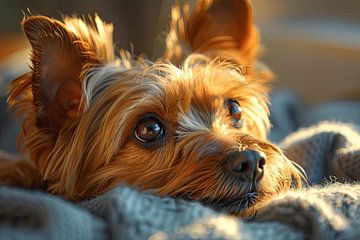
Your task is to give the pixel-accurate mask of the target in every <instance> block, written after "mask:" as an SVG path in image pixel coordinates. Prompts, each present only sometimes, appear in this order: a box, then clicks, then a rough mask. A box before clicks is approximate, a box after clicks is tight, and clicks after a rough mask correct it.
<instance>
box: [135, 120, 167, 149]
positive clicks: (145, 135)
mask: <svg viewBox="0 0 360 240" xmlns="http://www.w3.org/2000/svg"><path fill="white" fill-rule="evenodd" d="M163 136H164V127H163V125H162V124H161V122H160V121H159V120H158V119H157V118H156V117H147V118H144V119H142V120H141V121H140V122H139V123H138V124H137V126H136V129H135V137H136V139H137V140H139V141H140V142H143V143H151V142H155V141H157V140H159V139H161V138H162V137H163Z"/></svg>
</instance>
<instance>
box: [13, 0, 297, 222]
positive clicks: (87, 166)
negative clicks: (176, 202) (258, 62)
mask: <svg viewBox="0 0 360 240" xmlns="http://www.w3.org/2000/svg"><path fill="white" fill-rule="evenodd" d="M225 3H226V4H225V6H228V7H223V5H221V7H219V4H218V3H217V1H215V2H214V3H211V2H209V1H200V2H199V3H198V5H197V6H196V7H195V9H194V12H193V14H192V15H190V16H187V15H186V14H185V15H184V16H181V12H180V11H179V9H178V8H177V9H176V8H175V9H174V12H173V23H172V28H171V30H170V34H169V36H168V42H167V43H168V48H167V50H166V54H165V57H164V58H165V59H166V60H167V61H162V62H157V63H155V64H150V63H147V62H143V63H141V62H140V61H134V60H131V58H130V57H129V56H128V55H127V54H126V53H124V52H121V54H120V55H121V56H122V57H121V59H118V60H116V61H114V59H115V57H114V56H113V55H112V42H111V31H112V27H111V26H110V25H106V24H105V23H102V22H101V21H100V20H99V19H98V18H96V20H95V22H96V23H97V26H96V29H97V30H96V29H95V28H93V27H91V26H87V25H85V24H84V23H83V22H82V21H81V20H77V19H72V20H66V21H65V24H63V23H61V22H58V21H55V20H51V19H48V18H45V17H30V18H28V19H27V20H25V22H24V29H25V32H26V34H27V36H28V38H29V39H30V42H31V44H32V46H33V56H32V62H33V72H32V74H30V75H26V76H24V77H22V78H19V79H18V80H15V81H14V83H13V86H12V90H11V95H10V98H9V99H10V104H14V106H17V107H18V108H19V109H20V110H23V111H25V112H26V117H25V121H24V126H23V132H22V136H21V139H22V141H23V151H24V152H25V153H27V154H29V155H30V158H31V159H32V160H33V161H34V162H35V163H36V164H37V166H38V168H39V171H40V173H41V175H42V177H43V179H44V181H47V183H48V190H49V191H52V192H54V193H58V194H62V195H64V196H65V197H67V198H69V199H73V200H80V199H84V198H87V197H92V196H96V195H98V194H101V193H104V192H105V191H108V190H109V189H110V188H112V187H114V186H115V185H117V184H119V183H123V182H125V183H128V184H130V185H134V186H136V187H138V188H140V189H151V190H154V191H156V192H157V193H160V194H162V195H171V196H176V197H184V198H189V199H193V200H199V201H202V202H204V203H206V204H210V205H212V206H214V207H216V208H225V209H227V210H229V211H230V212H233V213H238V214H242V215H244V216H245V215H251V214H252V213H253V212H254V211H255V210H256V209H257V208H258V207H259V206H260V205H261V204H262V203H263V202H264V200H265V199H267V198H268V197H269V196H271V195H273V194H275V193H278V192H280V191H282V190H285V189H288V188H290V186H291V184H292V182H293V181H295V182H296V183H298V184H299V182H300V178H299V176H300V174H299V173H298V171H297V170H296V168H295V167H294V166H293V165H292V163H291V162H290V161H289V160H288V159H286V157H285V156H284V155H283V154H282V153H281V151H280V150H279V149H278V148H277V147H276V146H274V145H273V144H271V143H269V142H268V141H267V139H266V133H267V131H268V128H269V120H268V108H267V101H268V100H267V88H266V87H265V86H264V81H265V79H264V75H263V74H262V73H261V72H259V71H256V70H255V69H253V68H250V69H247V68H244V65H250V64H253V62H254V56H255V55H254V52H255V50H254V49H255V48H256V47H257V40H254V39H257V37H256V32H255V31H254V29H253V26H252V23H251V22H250V23H249V21H250V20H251V14H250V15H249V11H250V9H249V4H248V2H247V1H225ZM226 11H228V12H226ZM233 11H234V12H235V13H236V14H238V13H240V16H241V17H239V18H240V19H238V18H237V17H233V18H231V19H235V20H236V21H238V22H239V23H241V24H240V25H241V26H243V29H239V32H240V34H238V33H237V34H232V32H233V31H234V26H233V25H232V24H235V25H236V24H238V23H237V22H236V23H232V22H228V24H229V25H230V27H229V29H226V28H225V29H224V28H221V31H219V30H217V32H216V30H214V29H216V28H218V27H216V26H217V25H219V24H220V23H218V22H213V19H216V18H215V17H214V16H213V15H215V16H224V14H225V15H228V14H234V12H233ZM174 15H175V16H174ZM236 16H237V15H236ZM249 18H250V20H249ZM219 19H221V20H220V21H230V20H224V19H223V18H221V17H220V18H219ZM207 21H210V22H207ZM244 21H245V23H244ZM181 24H183V26H181ZM203 25H207V26H211V27H210V28H209V29H210V30H209V31H205V32H202V31H203V30H202V27H203ZM181 29H183V32H182V33H181V32H180V30H181ZM184 29H185V30H184ZM194 29H200V30H201V31H200V30H199V31H195V30H194ZM199 32H200V33H199ZM254 34H255V35H254ZM174 36H176V37H174ZM201 43H204V44H201ZM169 61H171V62H173V63H175V62H180V66H175V65H173V64H171V63H169Z"/></svg>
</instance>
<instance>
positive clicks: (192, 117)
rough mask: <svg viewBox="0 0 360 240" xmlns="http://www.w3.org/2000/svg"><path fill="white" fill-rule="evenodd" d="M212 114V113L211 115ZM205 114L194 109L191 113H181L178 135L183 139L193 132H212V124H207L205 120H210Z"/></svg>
mask: <svg viewBox="0 0 360 240" xmlns="http://www.w3.org/2000/svg"><path fill="white" fill-rule="evenodd" d="M209 114H210V113H209ZM210 118H211V116H206V115H205V113H202V112H199V111H196V109H195V108H194V107H190V110H189V112H187V113H185V114H184V113H179V125H180V127H179V129H178V130H177V131H176V133H177V134H178V135H179V136H180V137H181V136H183V135H187V134H189V133H193V132H210V131H211V123H210V124H209V123H207V122H206V121H205V119H210Z"/></svg>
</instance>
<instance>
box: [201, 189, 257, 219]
mask: <svg viewBox="0 0 360 240" xmlns="http://www.w3.org/2000/svg"><path fill="white" fill-rule="evenodd" d="M201 202H202V203H203V204H204V205H206V206H209V207H211V208H213V209H215V210H217V211H221V212H226V213H230V214H233V215H238V216H242V217H249V218H251V217H253V215H254V214H255V213H256V211H255V209H256V205H258V203H259V202H261V201H260V199H259V194H258V193H257V192H256V191H250V192H247V193H244V194H242V195H239V196H233V197H229V198H224V199H221V198H220V199H214V200H208V199H202V200H201Z"/></svg>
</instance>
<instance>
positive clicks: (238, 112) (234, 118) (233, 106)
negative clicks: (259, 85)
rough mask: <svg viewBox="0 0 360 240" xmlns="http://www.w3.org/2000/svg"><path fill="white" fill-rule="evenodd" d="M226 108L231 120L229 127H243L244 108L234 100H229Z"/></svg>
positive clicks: (226, 102)
mask: <svg viewBox="0 0 360 240" xmlns="http://www.w3.org/2000/svg"><path fill="white" fill-rule="evenodd" d="M225 108H226V109H227V110H228V116H229V118H230V121H229V125H230V126H232V127H235V128H240V127H241V125H242V108H241V106H240V104H239V103H238V102H237V101H235V100H233V99H228V100H226V101H225Z"/></svg>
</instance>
